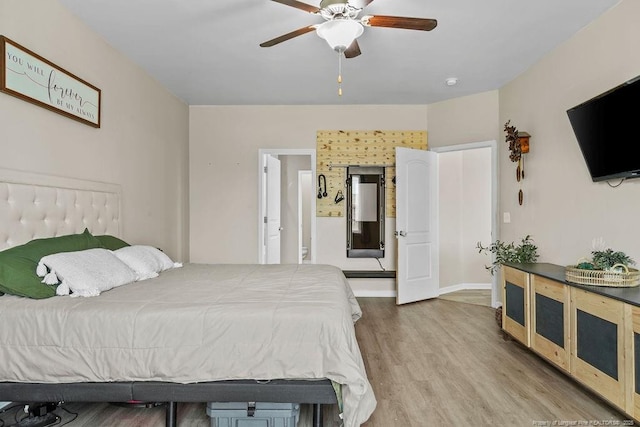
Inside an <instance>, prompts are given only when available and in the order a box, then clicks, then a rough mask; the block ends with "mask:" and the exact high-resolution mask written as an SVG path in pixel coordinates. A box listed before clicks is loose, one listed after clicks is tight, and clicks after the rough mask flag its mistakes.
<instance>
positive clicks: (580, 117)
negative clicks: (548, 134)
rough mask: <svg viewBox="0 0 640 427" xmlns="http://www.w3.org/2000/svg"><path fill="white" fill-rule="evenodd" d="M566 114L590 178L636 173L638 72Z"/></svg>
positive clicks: (639, 172)
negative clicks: (632, 77) (631, 77)
mask: <svg viewBox="0 0 640 427" xmlns="http://www.w3.org/2000/svg"><path fill="white" fill-rule="evenodd" d="M567 115H568V116H569V122H570V123H571V127H573V132H574V133H575V135H576V139H577V140H578V145H579V146H580V150H581V151H582V155H583V156H584V160H585V162H586V164H587V168H588V169H589V173H590V174H591V179H592V180H593V181H594V182H597V181H606V180H610V179H618V178H624V179H627V178H639V177H640V127H638V126H639V125H640V76H638V77H636V78H634V79H631V80H629V81H627V82H624V83H622V84H621V85H619V86H616V87H614V88H613V89H610V90H608V91H606V92H604V93H602V94H600V95H598V96H596V97H594V98H592V99H590V100H588V101H586V102H583V103H582V104H580V105H576V106H575V107H573V108H571V109H569V110H567Z"/></svg>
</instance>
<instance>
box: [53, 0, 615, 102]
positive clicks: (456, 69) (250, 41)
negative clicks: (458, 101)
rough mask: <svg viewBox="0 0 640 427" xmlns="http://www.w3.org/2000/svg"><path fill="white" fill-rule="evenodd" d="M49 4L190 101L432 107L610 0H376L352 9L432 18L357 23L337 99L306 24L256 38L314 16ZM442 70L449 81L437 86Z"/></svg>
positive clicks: (535, 50) (327, 65) (493, 85)
mask: <svg viewBox="0 0 640 427" xmlns="http://www.w3.org/2000/svg"><path fill="white" fill-rule="evenodd" d="M60 1H61V3H62V4H63V5H64V6H66V7H67V8H68V9H69V10H71V11H72V12H73V13H74V14H75V15H77V16H78V17H79V18H80V19H81V20H82V21H84V22H85V23H86V24H87V25H88V26H89V27H90V28H92V29H93V30H94V31H95V32H97V33H98V34H100V35H101V36H102V37H104V39H105V40H106V41H107V42H108V43H109V44H111V45H112V46H113V47H115V48H116V49H117V50H119V51H120V52H122V53H123V54H124V55H126V56H127V57H129V58H130V59H131V60H132V61H133V62H135V63H137V64H138V65H139V66H140V67H142V68H143V69H144V70H146V71H147V72H148V73H149V74H151V75H152V76H153V77H154V78H155V79H157V80H158V81H159V82H160V83H161V84H162V85H163V86H165V87H166V88H167V89H168V90H169V91H170V92H171V93H173V94H174V95H176V96H177V97H178V98H180V99H182V100H183V101H184V102H186V103H187V104H189V105H315V104H318V105H320V104H322V105H339V104H431V103H434V102H438V101H443V100H446V99H451V98H456V97H459V96H465V95H471V94H474V93H480V92H485V91H489V90H495V89H499V88H500V87H501V86H503V85H504V84H506V83H508V82H509V81H510V80H512V79H513V78H515V77H516V76H518V75H519V74H520V73H522V72H523V71H524V70H526V69H527V68H529V67H530V66H531V65H532V64H534V63H535V62H536V61H538V60H539V59H540V58H542V57H543V56H544V55H546V54H547V53H548V52H550V51H551V50H553V49H554V48H555V47H556V46H558V45H560V44H561V43H563V42H564V41H565V40H567V39H568V38H570V37H571V36H572V35H573V34H574V33H576V32H577V31H579V30H580V29H581V28H583V27H585V26H587V25H588V24H589V23H590V22H592V21H593V20H594V19H596V18H597V17H598V16H600V15H601V14H602V13H604V12H605V11H607V10H608V9H610V8H611V7H613V6H614V5H616V4H617V3H619V2H620V1H621V0H526V1H525V0H482V1H480V0H375V1H373V2H372V3H371V4H369V5H368V6H367V7H366V8H365V9H364V12H363V13H361V14H360V16H362V15H363V14H366V15H394V16H408V17H419V18H433V19H436V20H437V21H438V26H437V27H436V28H435V29H434V30H432V31H428V32H427V31H413V30H405V29H395V28H380V27H366V28H365V31H364V34H363V35H362V36H361V37H360V38H359V39H358V42H359V45H360V48H361V50H362V55H360V56H358V57H356V58H352V59H344V60H343V61H342V67H343V70H342V75H343V84H342V87H343V95H342V96H338V90H337V89H338V87H337V86H338V85H337V74H338V55H337V53H336V52H334V51H333V50H331V48H330V47H329V46H328V45H327V44H326V42H325V41H324V40H323V39H321V38H319V37H318V36H317V35H316V34H315V33H314V32H310V33H308V34H305V35H302V36H299V37H296V38H294V39H291V40H288V41H285V42H283V43H281V44H278V45H276V46H273V47H269V48H262V47H260V46H259V44H260V43H262V42H264V41H267V40H270V39H273V38H275V37H277V36H280V35H282V34H285V33H288V32H290V31H293V30H296V29H298V28H301V27H304V26H308V25H312V24H317V23H321V22H323V20H322V18H321V17H319V16H316V15H312V14H309V13H307V12H304V11H302V10H300V9H296V8H293V7H289V6H285V5H283V4H280V3H276V2H273V1H269V0H109V1H104V0H60ZM358 1H360V0H352V4H357V3H356V2H358ZM307 3H308V4H312V5H314V6H318V5H319V0H313V1H307ZM449 77H456V78H458V84H457V85H455V86H447V85H446V83H445V80H446V79H447V78H449Z"/></svg>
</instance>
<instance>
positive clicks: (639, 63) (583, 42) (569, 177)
mask: <svg viewBox="0 0 640 427" xmlns="http://www.w3.org/2000/svg"><path fill="white" fill-rule="evenodd" d="M639 16H640V2H638V1H637V0H624V1H622V2H621V3H620V4H619V5H618V6H616V7H615V8H613V9H612V10H610V11H608V12H607V13H605V14H604V15H603V16H602V17H600V18H599V19H598V20H597V21H595V22H593V23H592V24H591V25H589V26H588V27H586V28H584V29H583V30H582V31H580V32H579V33H578V34H576V35H575V36H574V37H573V38H572V39H570V40H569V41H568V42H566V43H565V44H563V45H562V46H560V47H559V48H557V49H556V50H555V51H553V52H552V53H550V54H549V55H547V56H546V57H545V58H544V59H543V60H541V61H540V62H539V63H537V64H536V65H535V66H534V67H532V68H531V69H529V70H528V71H527V72H526V73H524V74H522V75H521V76H520V77H518V78H517V79H515V80H514V81H512V82H511V83H510V84H508V85H506V86H505V87H504V88H503V89H502V90H501V91H500V123H501V124H502V125H504V123H505V122H506V121H507V120H509V119H510V120H511V123H512V124H513V125H515V126H516V127H517V129H518V130H521V131H527V132H529V133H530V134H531V135H532V136H531V140H530V145H531V151H530V153H529V154H526V160H525V164H526V168H525V170H526V179H525V180H524V181H523V191H524V205H523V206H519V205H518V202H517V197H516V194H517V191H518V188H519V187H518V185H517V182H516V180H515V174H514V171H515V164H514V163H511V162H510V161H509V159H508V155H507V150H506V144H505V143H504V133H503V134H502V137H501V140H500V141H501V145H503V146H504V147H501V150H500V167H501V170H502V171H503V173H502V178H501V179H500V192H501V208H500V211H501V212H510V213H511V223H510V224H502V227H501V228H502V238H503V239H504V240H507V241H513V240H516V241H517V240H519V239H520V238H522V237H523V236H524V235H526V234H531V235H532V236H533V238H534V240H535V241H536V243H537V244H538V246H539V252H540V255H541V259H540V260H541V261H546V262H551V263H555V264H560V265H565V264H575V262H576V260H577V259H578V258H580V257H583V256H588V255H589V253H590V251H591V242H592V239H593V238H596V237H602V238H603V239H604V240H605V242H606V243H607V244H608V245H609V246H610V247H612V248H613V249H615V250H622V251H625V252H626V253H627V254H629V255H630V256H632V257H633V258H634V259H636V260H637V261H639V262H640V243H639V237H640V235H639V234H638V231H637V229H638V227H637V218H638V209H636V208H637V207H639V206H640V204H639V203H640V197H639V196H640V179H636V180H630V181H627V182H624V183H623V184H622V185H621V186H619V187H617V188H611V187H609V186H608V185H607V183H606V182H602V183H593V182H592V181H591V178H590V176H589V173H588V171H587V167H586V165H585V162H584V159H583V158H582V155H581V153H580V150H579V148H578V145H577V142H576V139H575V136H574V134H573V131H572V129H571V126H570V124H569V121H568V119H567V115H566V110H567V109H568V108H571V107H573V106H575V105H576V104H579V103H581V102H583V101H585V100H587V99H590V98H591V97H593V96H595V95H598V94H600V93H601V92H604V91H606V90H608V89H610V88H612V87H614V86H616V85H617V84H619V83H622V82H623V81H626V80H628V79H630V78H632V77H635V76H637V75H638V74H640V55H638V54H637V52H638V45H639V42H640V26H639V25H638V17H639ZM430 122H431V117H430ZM635 125H636V124H635V123H620V126H625V127H627V128H628V129H629V147H630V149H633V150H634V151H633V153H637V150H636V148H633V147H637V145H638V143H639V141H638V138H637V136H636V133H637V132H636V131H635V129H634V126H635ZM620 154H621V155H625V153H620ZM613 184H617V181H616V182H613Z"/></svg>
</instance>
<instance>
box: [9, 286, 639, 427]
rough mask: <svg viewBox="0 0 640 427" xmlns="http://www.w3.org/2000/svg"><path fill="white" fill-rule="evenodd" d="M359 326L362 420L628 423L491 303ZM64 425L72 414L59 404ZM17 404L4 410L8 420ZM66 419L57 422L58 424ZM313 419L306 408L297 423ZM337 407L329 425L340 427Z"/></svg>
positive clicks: (135, 423)
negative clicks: (520, 336) (522, 337)
mask: <svg viewBox="0 0 640 427" xmlns="http://www.w3.org/2000/svg"><path fill="white" fill-rule="evenodd" d="M359 301H360V303H361V306H362V309H363V313H364V315H363V317H362V319H360V321H358V323H357V324H356V333H357V336H358V341H359V343H360V348H361V351H362V354H363V358H364V361H365V365H366V368H367V373H368V375H369V378H370V381H371V384H372V386H373V388H374V392H375V395H376V398H377V400H378V406H377V408H376V410H375V412H374V413H373V415H372V416H371V418H370V419H369V421H367V422H366V423H365V424H364V425H363V427H396V426H398V427H429V426H536V425H548V426H552V425H588V426H591V425H630V424H629V423H625V420H627V417H626V416H625V415H624V414H622V413H620V412H618V411H616V410H615V409H613V408H612V407H611V406H609V405H607V404H606V403H605V402H603V401H602V400H600V399H599V398H598V397H596V396H595V395H593V394H591V393H590V392H588V391H587V390H586V389H584V388H583V387H581V386H579V385H578V384H577V383H575V382H574V381H573V380H571V379H569V378H568V377H567V376H565V375H563V374H562V373H560V372H559V371H558V370H556V369H554V368H553V367H551V365H549V364H548V363H546V362H545V361H543V360H542V359H540V358H539V357H537V356H535V355H534V354H533V353H531V352H530V351H529V350H527V349H526V348H524V347H523V346H521V345H519V344H517V343H516V342H515V341H512V340H505V339H504V337H503V335H502V333H501V332H500V331H499V329H498V326H497V324H496V321H495V318H494V310H493V309H491V308H490V307H487V306H483V305H478V304H468V303H462V302H457V301H449V300H445V299H441V298H436V299H433V300H429V301H422V302H419V303H413V304H408V305H404V306H401V307H398V306H396V305H395V300H394V299H391V298H362V299H359ZM64 407H65V408H67V409H69V410H70V411H73V412H76V413H77V414H78V415H77V417H76V418H75V420H73V421H71V422H70V423H69V424H67V425H69V426H72V427H111V426H118V427H151V426H153V427H156V426H163V425H164V416H165V413H164V408H163V407H156V408H150V409H146V408H142V409H140V408H123V407H119V406H114V405H111V404H108V403H103V404H80V403H66V404H65V405H64ZM56 412H57V413H58V414H60V415H61V417H62V423H64V422H65V421H69V420H71V419H72V416H71V415H70V414H68V413H66V412H65V411H63V410H62V409H57V410H56ZM11 415H12V414H11V411H8V412H7V413H5V414H2V417H1V418H2V419H4V420H5V421H8V422H6V424H11V422H13V418H12V417H11ZM0 425H1V424H0ZM59 425H60V424H59ZM210 425H211V422H210V418H209V417H208V416H207V414H206V404H205V403H193V404H179V405H178V426H180V427H185V426H188V427H196V426H203V427H204V426H210ZM309 425H310V411H309V408H308V407H306V406H303V408H302V416H301V422H300V423H299V426H298V427H307V426H309ZM338 425H339V422H337V421H336V417H335V411H334V409H333V408H331V407H329V408H327V411H326V412H325V427H329V426H330V427H336V426H338Z"/></svg>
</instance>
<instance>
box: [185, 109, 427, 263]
mask: <svg viewBox="0 0 640 427" xmlns="http://www.w3.org/2000/svg"><path fill="white" fill-rule="evenodd" d="M189 120H190V177H191V178H190V187H191V190H190V191H191V193H190V194H191V259H192V261H194V262H231V263H235V262H240V263H254V262H257V261H258V253H257V248H258V241H257V239H258V230H257V224H258V150H259V149H260V148H266V149H269V148H270V149H275V148H287V149H289V148H308V149H315V147H316V132H317V131H318V130H327V129H350V130H359V129H366V130H371V129H389V130H395V129H412V130H415V129H426V128H427V114H426V106H419V105H418V106H413V105H406V106H393V105H390V106H389V105H378V106H376V105H371V106H220V107H218V106H191V107H190V115H189ZM345 233H346V230H345V229H344V218H318V222H317V250H318V253H317V258H316V262H318V263H328V264H334V265H338V266H341V267H348V268H353V269H355V268H365V269H376V268H379V267H378V264H377V262H376V261H375V260H367V261H368V263H367V264H366V266H364V267H350V266H351V265H361V264H362V265H364V261H363V260H352V259H347V258H346V250H345ZM385 258H386V257H385ZM352 261H353V262H352ZM386 261H387V260H385V262H386ZM388 262H389V263H390V264H391V265H395V258H393V259H390V260H388Z"/></svg>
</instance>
